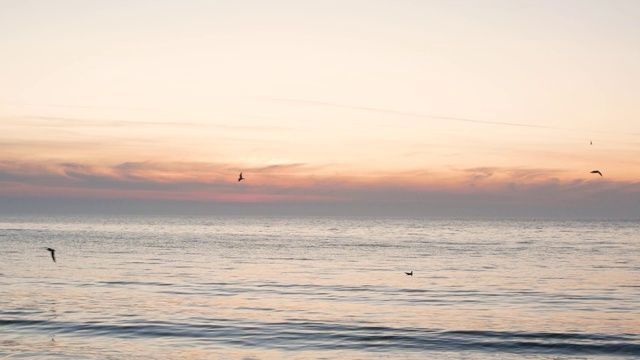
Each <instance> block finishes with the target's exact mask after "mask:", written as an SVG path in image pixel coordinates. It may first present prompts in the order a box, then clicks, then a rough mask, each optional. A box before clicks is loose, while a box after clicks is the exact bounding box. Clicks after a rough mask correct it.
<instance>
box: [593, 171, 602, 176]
mask: <svg viewBox="0 0 640 360" xmlns="http://www.w3.org/2000/svg"><path fill="white" fill-rule="evenodd" d="M591 173H592V174H598V175H600V176H602V173H601V172H600V171H599V170H593V171H592V172H591Z"/></svg>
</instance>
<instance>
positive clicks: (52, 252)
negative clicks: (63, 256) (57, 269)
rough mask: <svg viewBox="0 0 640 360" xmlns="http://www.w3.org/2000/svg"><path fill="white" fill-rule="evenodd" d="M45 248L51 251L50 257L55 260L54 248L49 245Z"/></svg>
mask: <svg viewBox="0 0 640 360" xmlns="http://www.w3.org/2000/svg"><path fill="white" fill-rule="evenodd" d="M47 250H49V252H51V258H52V259H53V262H56V250H55V249H52V248H49V247H48V248H47Z"/></svg>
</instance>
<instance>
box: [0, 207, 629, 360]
mask: <svg viewBox="0 0 640 360" xmlns="http://www.w3.org/2000/svg"><path fill="white" fill-rule="evenodd" d="M47 247H50V248H53V249H55V250H56V251H55V260H56V261H55V262H54V261H53V259H52V257H51V254H50V253H49V251H47V249H46V248H47ZM406 272H413V275H406V274H405V273H406ZM14 358H15V359H30V358H33V359H492V360H495V359H638V358H640V221H601V220H598V221H587V220H585V221H577V220H571V221H561V220H491V219H478V220H473V219H431V218H392V217H389V218H382V217H268V216H267V217H260V216H246V217H242V216H238V217H231V216H229V217H224V216H215V217H205V216H200V217H187V216H184V217H168V216H164V217H153V216H148V217H145V216H131V217H127V216H90V215H83V216H42V215H38V216H36V215H25V216H7V215H0V359H14Z"/></svg>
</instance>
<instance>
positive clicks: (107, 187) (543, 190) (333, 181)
mask: <svg viewBox="0 0 640 360" xmlns="http://www.w3.org/2000/svg"><path fill="white" fill-rule="evenodd" d="M243 171H246V172H247V174H248V176H247V181H246V182H243V183H238V182H237V173H238V169H237V168H236V167H235V166H233V165H230V164H226V163H221V162H220V163H216V162H210V163H204V162H154V161H129V162H122V163H118V164H115V165H111V166H98V165H96V164H90V163H82V162H58V163H44V162H42V163H33V162H17V161H0V197H2V198H14V197H17V196H18V197H19V196H23V197H25V196H28V197H32V198H33V197H36V198H54V197H55V198H58V199H63V198H68V199H139V200H141V201H142V200H144V201H150V200H154V201H155V200H158V201H160V200H171V201H199V202H211V203H218V202H227V203H273V204H281V205H282V206H285V204H293V203H296V204H306V205H305V206H307V207H308V208H309V209H313V208H315V207H318V206H320V207H321V208H327V209H328V208H330V207H326V206H325V205H320V204H335V206H338V204H342V205H340V206H342V207H340V206H338V207H339V208H341V209H347V208H349V209H353V211H354V214H357V213H358V211H360V212H361V213H363V214H365V213H376V211H378V210H375V209H379V210H380V212H381V213H383V212H389V213H392V212H393V211H396V212H397V213H396V214H397V215H411V214H412V213H415V214H438V213H440V214H441V215H442V216H455V215H456V214H457V213H459V214H476V215H478V216H481V215H490V214H494V215H497V214H506V215H509V214H522V215H523V216H524V215H525V214H534V213H535V214H539V215H542V214H544V213H545V211H548V214H556V215H554V216H560V215H561V214H560V213H565V214H581V213H582V214H591V215H593V214H599V216H600V215H601V216H606V215H611V216H614V215H615V216H614V217H625V214H626V215H629V216H630V217H633V216H640V214H639V212H640V210H639V209H640V206H639V205H640V204H639V203H638V202H639V201H638V199H639V195H640V182H621V181H613V180H611V179H603V178H599V177H598V178H589V177H584V178H575V177H574V178H572V177H568V176H567V174H565V173H563V172H562V171H560V170H557V169H542V168H500V167H479V168H467V169H461V170H456V171H453V172H450V173H439V172H433V171H425V170H421V169H417V170H414V171H407V172H404V173H394V174H385V173H377V174H367V175H366V176H357V175H352V174H349V175H330V174H326V173H323V174H321V173H315V172H314V171H313V168H311V167H309V166H308V165H307V164H304V163H281V164H272V165H268V166H262V167H254V168H248V169H245V170H243ZM0 206H1V205H0ZM274 206H275V205H274ZM300 206H302V205H300ZM327 206H328V205H327ZM358 209H359V210H358ZM384 209H387V210H384ZM561 209H562V210H561ZM383 210H384V211H383ZM534 210H535V211H534ZM585 216H586V215H585Z"/></svg>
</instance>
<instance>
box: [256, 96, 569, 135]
mask: <svg viewBox="0 0 640 360" xmlns="http://www.w3.org/2000/svg"><path fill="white" fill-rule="evenodd" d="M266 100H273V101H282V102H295V103H306V104H312V105H321V106H331V107H338V108H344V109H356V110H364V111H373V112H381V113H385V114H395V115H402V116H411V117H419V118H429V119H442V120H453V121H464V122H470V123H477V124H490V125H506V126H518V127H528V128H539V129H559V128H557V127H553V126H543V125H532V124H519V123H508V122H500V121H487V120H475V119H466V118H459V117H450V116H438V115H427V114H418V113H411V112H405V111H397V110H388V109H378V108H371V107H365V106H351V105H340V104H332V103H327V102H322V101H313V100H293V99H277V98H266Z"/></svg>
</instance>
